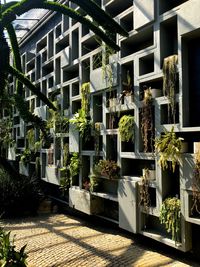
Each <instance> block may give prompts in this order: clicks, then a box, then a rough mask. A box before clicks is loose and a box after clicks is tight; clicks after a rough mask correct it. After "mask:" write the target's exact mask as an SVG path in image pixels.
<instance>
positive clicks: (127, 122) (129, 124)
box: [119, 115, 135, 142]
mask: <svg viewBox="0 0 200 267" xmlns="http://www.w3.org/2000/svg"><path fill="white" fill-rule="evenodd" d="M134 123H135V121H134V116H132V115H124V116H122V117H121V119H120V120H119V134H120V137H121V140H122V142H129V141H131V142H133V141H134Z"/></svg>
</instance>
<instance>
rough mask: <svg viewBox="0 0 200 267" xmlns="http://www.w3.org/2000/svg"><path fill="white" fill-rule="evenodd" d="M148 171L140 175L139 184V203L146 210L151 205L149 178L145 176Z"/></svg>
mask: <svg viewBox="0 0 200 267" xmlns="http://www.w3.org/2000/svg"><path fill="white" fill-rule="evenodd" d="M147 175H148V173H147V172H144V174H143V176H142V177H141V178H142V180H141V184H140V203H139V205H142V206H143V207H144V210H145V211H146V212H147V211H148V210H149V207H150V205H151V199H150V194H149V180H148V177H147Z"/></svg>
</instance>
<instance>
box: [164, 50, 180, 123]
mask: <svg viewBox="0 0 200 267" xmlns="http://www.w3.org/2000/svg"><path fill="white" fill-rule="evenodd" d="M177 63H178V56H177V55H173V56H170V57H167V58H165V59H164V62H163V94H164V95H165V96H167V98H168V100H169V105H168V120H169V123H170V116H171V115H172V119H173V123H175V115H176V82H177Z"/></svg>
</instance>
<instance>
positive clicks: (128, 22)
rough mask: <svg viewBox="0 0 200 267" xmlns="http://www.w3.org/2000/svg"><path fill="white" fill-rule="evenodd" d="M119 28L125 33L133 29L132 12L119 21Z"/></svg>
mask: <svg viewBox="0 0 200 267" xmlns="http://www.w3.org/2000/svg"><path fill="white" fill-rule="evenodd" d="M120 24H121V26H122V27H123V28H124V29H125V30H126V31H127V32H129V31H132V30H133V29H134V27H133V12H132V11H131V12H130V13H128V14H127V15H126V16H124V17H123V18H121V19H120Z"/></svg>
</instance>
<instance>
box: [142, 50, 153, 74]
mask: <svg viewBox="0 0 200 267" xmlns="http://www.w3.org/2000/svg"><path fill="white" fill-rule="evenodd" d="M150 72H154V54H150V55H147V56H145V57H142V58H140V59H139V74H140V75H144V74H147V73H150Z"/></svg>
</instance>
